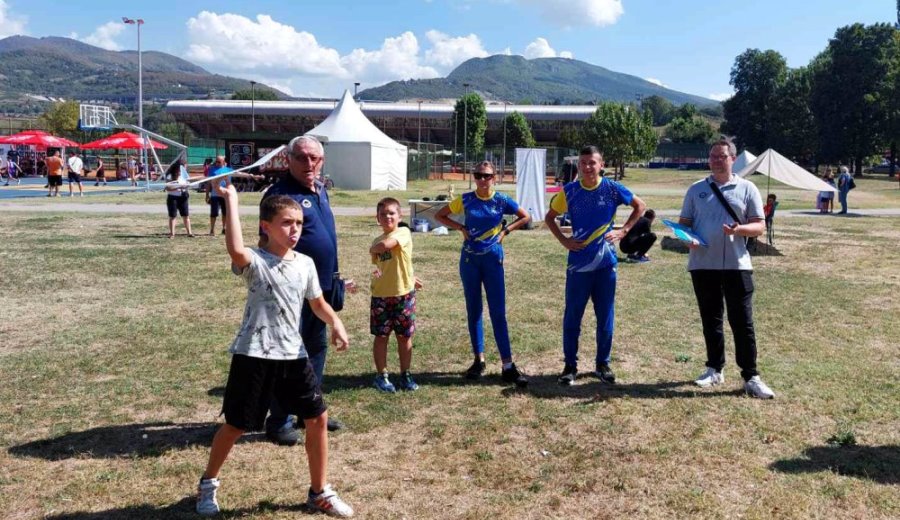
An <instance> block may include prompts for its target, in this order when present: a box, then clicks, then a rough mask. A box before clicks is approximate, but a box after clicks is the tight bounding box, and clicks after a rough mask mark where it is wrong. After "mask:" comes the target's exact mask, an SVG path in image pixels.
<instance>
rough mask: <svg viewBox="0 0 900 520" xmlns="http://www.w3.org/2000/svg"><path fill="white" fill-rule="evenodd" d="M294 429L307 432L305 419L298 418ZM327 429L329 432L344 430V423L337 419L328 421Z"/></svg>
mask: <svg viewBox="0 0 900 520" xmlns="http://www.w3.org/2000/svg"><path fill="white" fill-rule="evenodd" d="M294 428H296V429H298V430H305V429H306V423H304V422H303V419H300V418H298V419H297V420H296V421H294ZM327 428H328V431H330V432H336V431H338V430H343V429H344V423H342V422H341V421H338V420H337V419H328V426H327Z"/></svg>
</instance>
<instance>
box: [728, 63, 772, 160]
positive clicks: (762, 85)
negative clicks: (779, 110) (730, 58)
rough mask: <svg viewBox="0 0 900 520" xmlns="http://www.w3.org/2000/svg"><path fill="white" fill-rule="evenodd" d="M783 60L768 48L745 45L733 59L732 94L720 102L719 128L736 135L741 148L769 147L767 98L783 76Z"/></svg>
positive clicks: (769, 102)
mask: <svg viewBox="0 0 900 520" xmlns="http://www.w3.org/2000/svg"><path fill="white" fill-rule="evenodd" d="M787 72H788V68H787V62H786V61H785V59H784V57H783V56H782V55H781V54H779V53H777V52H775V51H772V50H768V51H761V50H759V49H747V50H746V51H744V52H743V53H742V54H740V55H739V56H738V57H737V58H735V60H734V66H732V67H731V80H730V83H731V86H733V87H734V96H732V97H731V98H729V99H728V100H727V101H725V103H724V104H723V108H724V113H725V123H724V124H723V127H722V128H723V130H725V131H726V132H728V133H730V134H734V135H735V136H736V141H737V144H738V145H739V146H741V147H742V148H749V149H750V150H751V151H752V152H754V153H760V152H762V151H763V150H765V149H766V148H768V147H769V142H768V141H769V137H770V136H769V132H770V130H769V126H770V120H771V117H772V113H773V112H772V109H771V102H772V100H773V99H775V93H776V91H777V90H778V88H779V87H780V86H781V85H782V84H784V81H785V79H786V78H787Z"/></svg>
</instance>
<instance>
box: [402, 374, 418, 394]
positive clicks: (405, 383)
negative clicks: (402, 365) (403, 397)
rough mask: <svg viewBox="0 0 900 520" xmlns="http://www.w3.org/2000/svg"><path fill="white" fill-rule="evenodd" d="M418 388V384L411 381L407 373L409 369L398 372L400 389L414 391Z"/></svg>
mask: <svg viewBox="0 0 900 520" xmlns="http://www.w3.org/2000/svg"><path fill="white" fill-rule="evenodd" d="M418 389H419V385H418V384H416V382H415V381H413V378H412V375H411V374H410V373H409V370H407V371H406V372H403V373H402V374H400V390H404V391H406V392H414V391H416V390H418Z"/></svg>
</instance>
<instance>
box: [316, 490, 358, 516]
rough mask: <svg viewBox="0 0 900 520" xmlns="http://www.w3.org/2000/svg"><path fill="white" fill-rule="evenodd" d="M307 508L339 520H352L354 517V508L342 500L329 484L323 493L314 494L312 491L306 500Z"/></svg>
mask: <svg viewBox="0 0 900 520" xmlns="http://www.w3.org/2000/svg"><path fill="white" fill-rule="evenodd" d="M306 507H308V508H310V509H312V510H313V511H318V512H322V513H325V514H326V515H328V516H336V517H338V518H350V517H352V516H353V508H352V507H350V504H348V503H346V502H344V501H343V500H341V497H339V496H338V495H337V493H335V492H334V490H333V489H331V484H327V485H326V486H325V488H324V489H322V492H321V493H313V490H312V489H310V490H309V494H308V495H307V499H306Z"/></svg>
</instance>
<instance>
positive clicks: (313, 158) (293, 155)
mask: <svg viewBox="0 0 900 520" xmlns="http://www.w3.org/2000/svg"><path fill="white" fill-rule="evenodd" d="M286 153H287V156H288V157H290V158H291V159H296V160H298V161H301V160H303V159H309V160H310V161H312V162H319V161H321V160H322V157H321V156H318V155H308V154H305V153H294V152H286Z"/></svg>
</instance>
